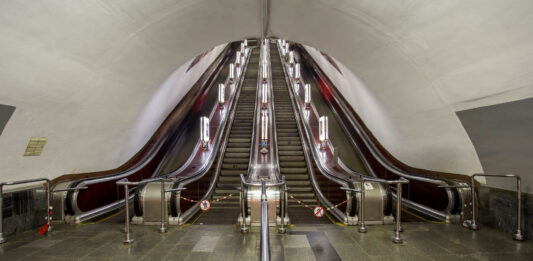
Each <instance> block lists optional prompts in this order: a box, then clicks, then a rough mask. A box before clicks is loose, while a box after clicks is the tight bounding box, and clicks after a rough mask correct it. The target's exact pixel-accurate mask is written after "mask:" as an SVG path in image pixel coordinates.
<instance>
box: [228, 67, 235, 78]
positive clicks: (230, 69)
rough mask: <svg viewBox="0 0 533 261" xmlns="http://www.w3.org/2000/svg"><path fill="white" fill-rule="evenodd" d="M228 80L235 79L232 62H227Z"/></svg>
mask: <svg viewBox="0 0 533 261" xmlns="http://www.w3.org/2000/svg"><path fill="white" fill-rule="evenodd" d="M229 80H230V81H232V82H233V81H235V64H234V63H230V64H229Z"/></svg>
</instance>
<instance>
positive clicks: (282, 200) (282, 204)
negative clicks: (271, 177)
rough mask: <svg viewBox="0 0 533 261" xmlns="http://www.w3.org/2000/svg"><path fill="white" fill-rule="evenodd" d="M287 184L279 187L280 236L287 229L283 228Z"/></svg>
mask: <svg viewBox="0 0 533 261" xmlns="http://www.w3.org/2000/svg"><path fill="white" fill-rule="evenodd" d="M283 182H285V176H283ZM286 189H287V184H283V185H282V186H281V194H280V196H279V200H280V201H279V208H280V211H279V212H280V215H281V226H280V227H279V229H278V232H279V233H281V234H284V233H286V232H287V229H286V228H285V211H286V208H285V194H286V193H287V191H286Z"/></svg>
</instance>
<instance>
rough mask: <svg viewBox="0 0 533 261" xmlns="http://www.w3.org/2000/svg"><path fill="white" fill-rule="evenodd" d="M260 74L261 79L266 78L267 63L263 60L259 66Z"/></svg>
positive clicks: (264, 79)
mask: <svg viewBox="0 0 533 261" xmlns="http://www.w3.org/2000/svg"><path fill="white" fill-rule="evenodd" d="M261 75H262V76H263V81H266V80H267V79H268V63H266V62H263V64H262V66H261Z"/></svg>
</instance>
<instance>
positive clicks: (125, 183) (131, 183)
mask: <svg viewBox="0 0 533 261" xmlns="http://www.w3.org/2000/svg"><path fill="white" fill-rule="evenodd" d="M161 180H164V178H153V179H145V180H141V181H137V182H134V181H128V179H127V178H124V179H121V180H119V181H117V182H116V184H117V185H119V186H120V185H122V186H124V203H125V208H126V211H125V213H126V221H125V224H124V232H125V233H126V238H125V239H124V241H123V242H124V244H131V243H133V238H131V235H130V200H129V199H130V197H129V196H130V192H129V188H128V186H138V185H143V184H148V183H150V182H156V181H161Z"/></svg>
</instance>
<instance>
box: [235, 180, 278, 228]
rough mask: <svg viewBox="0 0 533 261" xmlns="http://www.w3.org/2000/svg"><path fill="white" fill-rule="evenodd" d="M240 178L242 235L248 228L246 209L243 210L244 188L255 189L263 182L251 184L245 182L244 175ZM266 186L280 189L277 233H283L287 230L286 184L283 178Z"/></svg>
mask: <svg viewBox="0 0 533 261" xmlns="http://www.w3.org/2000/svg"><path fill="white" fill-rule="evenodd" d="M240 177H241V189H240V194H241V196H240V208H241V215H242V225H241V232H243V233H246V232H248V230H249V229H248V227H247V226H246V208H245V205H246V204H245V203H246V202H245V201H246V197H245V192H246V189H245V187H246V186H255V187H262V185H263V181H264V180H261V183H260V184H257V183H252V182H246V179H245V178H244V175H243V174H241V175H240ZM268 186H271V187H276V186H281V189H280V199H279V204H280V214H281V224H280V228H279V230H278V231H279V233H285V232H286V231H287V230H286V228H285V215H287V193H286V192H287V190H288V188H287V182H285V176H283V177H281V182H276V183H271V184H268Z"/></svg>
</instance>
